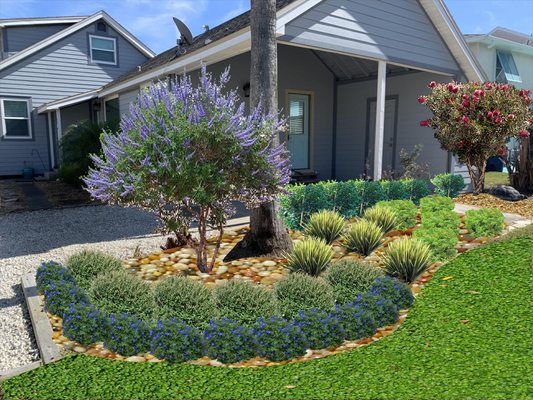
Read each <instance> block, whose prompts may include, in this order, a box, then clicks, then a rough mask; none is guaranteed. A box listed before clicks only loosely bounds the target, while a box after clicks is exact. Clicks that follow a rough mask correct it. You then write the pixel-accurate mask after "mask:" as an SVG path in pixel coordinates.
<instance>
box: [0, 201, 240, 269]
mask: <svg viewBox="0 0 533 400" xmlns="http://www.w3.org/2000/svg"><path fill="white" fill-rule="evenodd" d="M236 208H237V214H236V215H235V216H234V217H233V218H238V217H243V216H246V215H248V214H247V210H246V208H245V207H244V206H243V205H242V204H236ZM156 229H157V220H156V218H155V217H154V216H153V215H152V214H150V213H148V212H146V211H143V210H140V209H137V208H122V207H118V206H106V205H98V206H88V207H76V208H63V209H51V210H41V211H31V212H22V213H12V214H7V215H3V216H0V259H2V258H11V257H18V256H25V255H29V254H38V253H43V252H47V251H49V250H51V249H56V248H59V247H63V246H69V245H72V244H82V243H97V242H107V241H113V240H120V239H129V238H135V237H139V236H146V235H150V234H154V233H156ZM161 244H162V245H163V244H164V241H162V243H161Z"/></svg>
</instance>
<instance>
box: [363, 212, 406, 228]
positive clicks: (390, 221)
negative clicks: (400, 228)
mask: <svg viewBox="0 0 533 400" xmlns="http://www.w3.org/2000/svg"><path fill="white" fill-rule="evenodd" d="M363 219H366V220H367V221H370V222H374V223H375V224H376V225H377V226H379V227H380V228H381V230H382V231H383V232H384V233H387V232H390V231H392V230H393V229H394V227H395V226H396V224H397V222H398V220H397V218H396V214H395V213H394V212H393V211H391V210H389V209H388V208H386V207H372V208H368V209H367V210H366V211H365V213H364V215H363Z"/></svg>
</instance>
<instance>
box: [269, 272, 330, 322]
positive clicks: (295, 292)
mask: <svg viewBox="0 0 533 400" xmlns="http://www.w3.org/2000/svg"><path fill="white" fill-rule="evenodd" d="M274 293H275V294H276V298H277V299H278V305H279V310H280V313H281V315H282V316H283V317H285V318H288V319H292V318H295V317H296V316H297V315H298V313H299V312H300V311H301V310H310V309H311V308H316V309H319V310H326V311H329V310H332V309H333V308H334V307H335V295H334V293H333V289H332V287H331V286H330V285H329V283H328V282H327V281H325V280H324V279H323V278H320V277H319V278H315V277H312V276H309V275H305V274H299V273H293V274H289V275H287V276H285V277H284V278H283V279H281V280H280V281H279V282H278V283H276V285H275V286H274Z"/></svg>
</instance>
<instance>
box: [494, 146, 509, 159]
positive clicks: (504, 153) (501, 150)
mask: <svg viewBox="0 0 533 400" xmlns="http://www.w3.org/2000/svg"><path fill="white" fill-rule="evenodd" d="M496 154H498V155H499V156H500V157H506V156H507V147H505V146H503V147H500V148H499V149H498V151H497V153H496Z"/></svg>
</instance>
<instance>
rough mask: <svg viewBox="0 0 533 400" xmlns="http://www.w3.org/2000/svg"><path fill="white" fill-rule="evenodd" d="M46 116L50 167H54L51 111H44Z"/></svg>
mask: <svg viewBox="0 0 533 400" xmlns="http://www.w3.org/2000/svg"><path fill="white" fill-rule="evenodd" d="M46 117H47V120H48V137H49V140H50V167H51V168H52V169H54V168H55V166H56V165H55V158H56V157H55V149H54V132H53V131H52V112H51V111H48V112H47V113H46Z"/></svg>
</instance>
